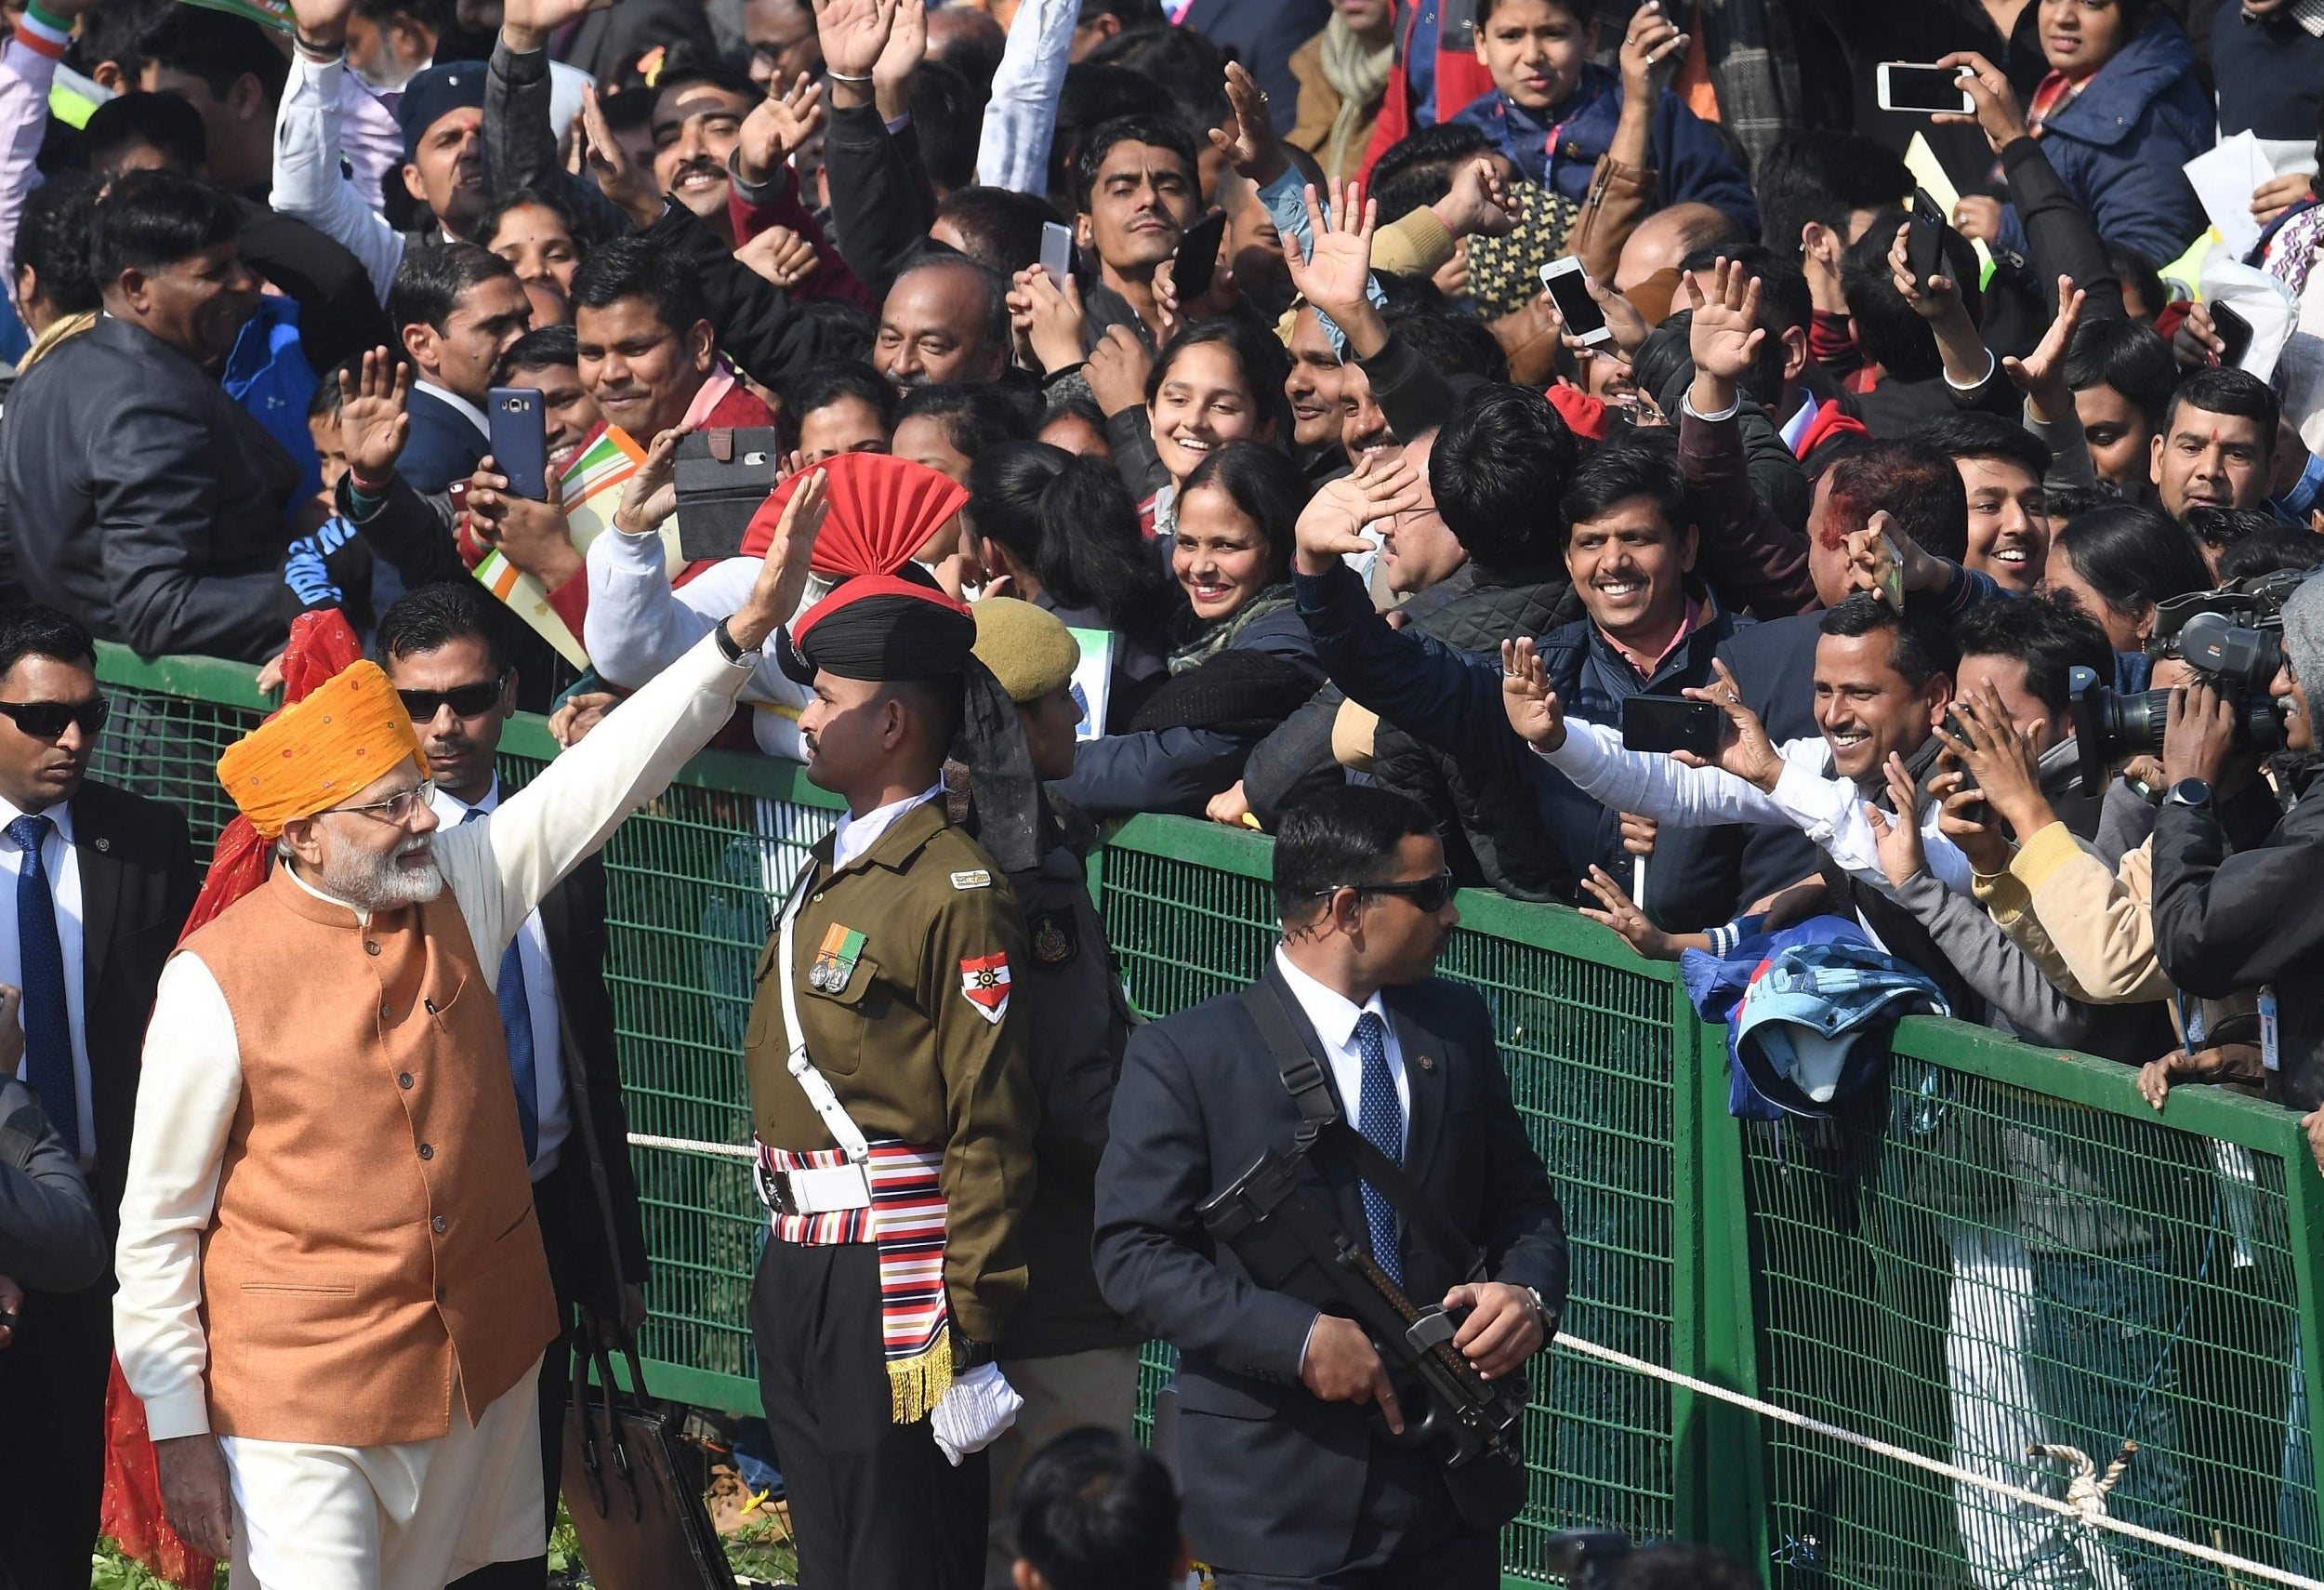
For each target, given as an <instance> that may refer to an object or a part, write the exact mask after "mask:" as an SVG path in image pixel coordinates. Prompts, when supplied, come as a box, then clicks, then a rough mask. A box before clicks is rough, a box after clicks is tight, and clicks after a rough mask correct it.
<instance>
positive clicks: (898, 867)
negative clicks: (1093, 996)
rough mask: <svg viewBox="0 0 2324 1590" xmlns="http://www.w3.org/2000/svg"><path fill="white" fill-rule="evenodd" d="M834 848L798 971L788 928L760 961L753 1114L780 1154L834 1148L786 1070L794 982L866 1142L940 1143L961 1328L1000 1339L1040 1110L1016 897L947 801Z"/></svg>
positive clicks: (1016, 1272)
mask: <svg viewBox="0 0 2324 1590" xmlns="http://www.w3.org/2000/svg"><path fill="white" fill-rule="evenodd" d="M831 856H832V841H831V840H830V839H829V838H828V837H826V838H825V839H824V840H823V841H821V842H820V843H818V844H817V845H816V846H815V849H814V864H813V871H812V877H811V878H810V879H809V880H808V881H807V882H806V884H805V885H804V886H805V887H806V888H807V890H808V891H809V894H808V897H807V899H806V900H805V901H804V902H802V903H801V905H800V907H799V917H798V920H797V921H796V922H794V924H793V926H792V947H791V954H792V961H793V964H792V965H791V966H789V967H787V968H778V966H777V964H776V963H777V961H778V960H779V959H780V955H779V947H780V944H781V937H780V934H777V935H776V936H774V937H772V938H770V939H769V940H768V942H767V947H766V951H765V953H764V954H762V955H761V956H760V957H759V969H758V978H757V982H758V987H757V992H756V994H755V996H754V999H753V1002H752V1005H751V1010H750V1027H749V1030H748V1032H747V1033H746V1036H745V1038H744V1040H743V1055H744V1063H745V1065H746V1067H747V1068H748V1070H749V1074H750V1099H751V1120H752V1124H753V1126H754V1127H755V1129H756V1130H757V1132H758V1135H759V1141H760V1142H761V1143H764V1144H766V1145H768V1146H770V1147H774V1148H784V1149H789V1150H791V1151H793V1152H806V1151H809V1150H813V1149H827V1148H832V1147H836V1146H838V1145H837V1144H835V1143H834V1142H833V1141H832V1138H831V1134H830V1133H828V1132H826V1131H825V1129H824V1124H823V1121H822V1120H821V1118H819V1117H818V1116H817V1115H816V1114H815V1111H814V1108H813V1106H811V1105H810V1104H809V1103H808V1102H807V1095H806V1093H804V1092H803V1091H802V1090H801V1089H800V1088H799V1083H798V1082H797V1080H794V1079H793V1078H792V1076H791V1074H790V1069H789V1058H790V1040H789V1037H788V1032H787V1029H786V1026H785V1023H784V1020H783V990H782V987H781V985H779V984H778V983H776V982H775V980H774V978H775V975H777V974H787V975H788V976H789V977H790V978H791V979H792V987H793V988H794V989H795V990H796V991H797V998H798V1001H799V1024H800V1025H801V1026H802V1027H805V1028H806V1039H807V1054H808V1058H809V1059H811V1060H812V1061H813V1062H814V1065H815V1069H817V1070H818V1071H821V1072H822V1073H823V1074H824V1076H825V1078H826V1079H828V1080H829V1081H830V1083H831V1087H832V1090H833V1092H835V1093H838V1096H839V1103H840V1105H841V1106H844V1107H845V1108H846V1110H847V1113H848V1116H849V1118H850V1119H851V1120H853V1121H854V1122H855V1124H856V1126H857V1128H858V1129H860V1130H861V1131H862V1132H863V1133H864V1135H865V1137H867V1138H871V1139H874V1140H878V1139H880V1138H898V1139H901V1140H902V1141H904V1142H905V1143H908V1144H912V1145H915V1146H920V1147H941V1148H943V1149H944V1172H943V1177H942V1185H943V1189H944V1211H945V1212H944V1283H945V1289H946V1292H948V1293H949V1299H950V1304H951V1309H952V1319H953V1324H954V1326H955V1327H956V1328H957V1330H958V1331H960V1332H961V1333H962V1334H964V1335H966V1336H968V1337H970V1338H971V1339H972V1340H975V1341H979V1342H987V1343H990V1342H997V1341H998V1340H999V1339H1000V1336H1001V1332H1002V1327H1003V1326H1004V1325H1005V1324H1006V1322H1007V1320H1008V1318H1009V1315H1010V1311H1011V1310H1012V1309H1013V1308H1014V1307H1015V1306H1016V1305H1017V1302H1018V1300H1019V1299H1020V1298H1021V1297H1023V1294H1024V1289H1025V1262H1024V1257H1023V1252H1022V1250H1021V1248H1020V1246H1019V1243H1018V1226H1019V1225H1020V1223H1021V1222H1022V1220H1023V1215H1024V1211H1025V1206H1026V1205H1027V1204H1028V1203H1029V1202H1030V1201H1031V1200H1032V1196H1033V1133H1034V1129H1035V1127H1036V1126H1037V1124H1038V1120H1039V1114H1038V1110H1037V1106H1036V1105H1035V1103H1034V1097H1033V1089H1032V1083H1031V1080H1030V1073H1029V1070H1028V1067H1027V1061H1026V1054H1025V1045H1026V1034H1027V1023H1026V1018H1025V1016H1024V1014H1023V1004H1022V1003H1021V1002H1020V1001H1019V1000H1015V999H1013V998H1010V977H1011V974H1012V972H1013V970H1014V969H1015V968H1018V967H1021V966H1023V965H1024V964H1025V954H1026V951H1025V938H1024V928H1023V921H1022V919H1021V918H1020V917H1019V915H1018V911H1017V902H1016V897H1015V895H1014V894H1011V893H1010V888H1009V882H1008V880H1007V878H1006V877H1005V876H1004V875H1003V874H1002V873H1001V872H1000V870H999V869H998V868H996V867H995V866H994V865H993V861H992V858H991V857H990V856H988V855H985V854H984V850H983V849H982V848H980V847H979V846H978V845H977V843H976V841H974V840H971V839H970V838H969V837H968V836H967V835H966V834H964V833H962V832H961V831H960V830H959V829H957V828H954V827H952V826H951V824H949V823H948V822H947V821H946V820H945V817H944V803H943V802H941V801H931V802H923V803H922V804H920V805H918V806H916V807H914V808H913V809H912V810H910V811H908V812H906V813H905V814H904V815H902V816H900V817H898V818H897V819H896V820H895V821H894V823H893V824H891V826H890V827H889V828H888V830H887V831H886V832H885V833H883V834H881V835H880V836H879V838H878V840H876V841H874V842H873V844H872V847H871V848H870V849H869V850H868V851H866V852H865V853H864V854H863V855H860V856H857V857H856V858H855V859H854V860H853V861H852V862H850V863H849V864H848V865H847V866H845V867H842V868H837V869H836V870H835V869H834V868H833V867H832V865H831ZM852 934H862V935H863V936H862V938H861V940H860V941H858V940H855V939H854V938H853V937H852ZM819 957H820V958H821V959H822V960H823V961H824V967H823V970H822V972H821V973H820V974H817V970H816V969H817V961H818V959H819Z"/></svg>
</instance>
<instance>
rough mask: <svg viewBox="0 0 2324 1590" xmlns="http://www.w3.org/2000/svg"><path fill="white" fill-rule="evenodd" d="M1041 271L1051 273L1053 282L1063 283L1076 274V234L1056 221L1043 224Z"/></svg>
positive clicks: (1050, 277)
mask: <svg viewBox="0 0 2324 1590" xmlns="http://www.w3.org/2000/svg"><path fill="white" fill-rule="evenodd" d="M1041 269H1042V270H1044V271H1046V272H1049V279H1050V281H1052V282H1063V281H1064V279H1065V278H1066V277H1068V276H1070V275H1072V274H1073V273H1074V234H1073V229H1072V228H1070V227H1063V226H1059V225H1058V224H1057V223H1056V222H1055V221H1043V222H1042V223H1041Z"/></svg>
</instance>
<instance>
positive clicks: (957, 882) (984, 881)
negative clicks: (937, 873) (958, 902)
mask: <svg viewBox="0 0 2324 1590" xmlns="http://www.w3.org/2000/svg"><path fill="white" fill-rule="evenodd" d="M952 886H953V887H954V888H956V889H989V888H991V887H992V886H993V875H992V874H991V873H989V872H987V871H985V870H984V868H982V867H980V868H976V869H975V870H974V871H971V872H956V873H954V874H953V875H952Z"/></svg>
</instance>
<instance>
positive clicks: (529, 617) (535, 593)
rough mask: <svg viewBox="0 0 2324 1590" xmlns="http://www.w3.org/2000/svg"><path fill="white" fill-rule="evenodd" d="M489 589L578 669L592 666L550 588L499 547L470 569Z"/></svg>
mask: <svg viewBox="0 0 2324 1590" xmlns="http://www.w3.org/2000/svg"><path fill="white" fill-rule="evenodd" d="M469 572H470V573H471V574H473V575H475V576H476V577H477V580H478V581H479V582H480V583H481V584H482V586H483V587H484V589H485V590H489V591H491V592H492V593H493V594H494V595H495V596H496V597H498V598H500V600H501V601H502V602H504V603H507V604H508V610H509V611H510V612H511V613H514V614H515V615H516V616H518V617H520V618H522V619H523V620H524V621H525V623H527V624H529V625H531V626H532V627H533V629H534V630H535V632H536V633H537V634H539V636H540V637H541V639H542V640H544V641H547V642H548V643H549V644H550V645H552V646H554V647H556V648H557V652H558V655H559V656H562V657H563V658H564V659H565V661H567V662H569V663H571V664H572V665H573V666H574V667H575V668H577V669H586V668H588V666H589V654H588V653H587V652H585V651H583V650H582V649H581V643H580V642H579V641H577V640H575V639H574V634H573V630H572V629H570V628H568V627H567V626H566V624H565V621H564V620H563V619H562V618H560V617H559V616H557V610H556V609H555V608H554V607H551V606H550V605H549V604H548V589H547V588H546V587H544V586H543V585H542V584H541V582H540V581H539V580H537V579H535V578H534V577H533V576H531V575H529V574H526V573H525V572H524V571H523V570H522V569H521V568H519V567H517V566H516V564H514V563H510V562H509V561H508V559H507V558H505V557H503V556H501V553H500V549H499V548H497V547H495V548H494V549H493V550H490V551H488V552H486V553H485V554H484V556H483V559H482V562H480V563H477V565H476V567H475V568H473V569H471V570H470V571H469Z"/></svg>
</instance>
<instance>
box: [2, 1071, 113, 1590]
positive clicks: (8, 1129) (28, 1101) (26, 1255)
mask: <svg viewBox="0 0 2324 1590" xmlns="http://www.w3.org/2000/svg"><path fill="white" fill-rule="evenodd" d="M111 1258H112V1251H111V1249H110V1247H109V1246H108V1245H107V1243H106V1241H105V1228H104V1226H102V1225H101V1224H100V1223H99V1220H98V1218H97V1209H96V1206H95V1205H93V1204H92V1203H90V1202H89V1196H88V1184H87V1183H86V1182H85V1181H83V1180H82V1179H81V1168H80V1166H78V1165H76V1164H74V1163H73V1156H72V1155H71V1154H69V1153H67V1152H66V1151H65V1146H64V1143H63V1141H62V1140H61V1139H60V1138H59V1137H58V1135H57V1130H56V1128H55V1127H53V1126H51V1125H49V1124H48V1118H47V1117H46V1115H44V1114H42V1113H41V1107H40V1100H39V1099H38V1098H36V1097H34V1096H33V1090H32V1089H31V1088H29V1087H26V1086H25V1085H24V1084H23V1083H22V1082H20V1081H18V1080H16V1079H15V1078H14V1077H10V1076H0V1276H7V1278H8V1279H10V1280H12V1281H14V1282H16V1283H17V1284H18V1285H19V1286H25V1287H35V1288H38V1289H39V1290H40V1291H43V1292H78V1291H80V1290H81V1289H82V1288H83V1287H85V1286H88V1285H90V1284H92V1283H93V1282H95V1281H96V1279H98V1278H99V1276H101V1275H103V1274H104V1273H105V1266H106V1264H107V1263H108V1261H110V1260H111ZM0 1570H5V1565H4V1564H0Z"/></svg>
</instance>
